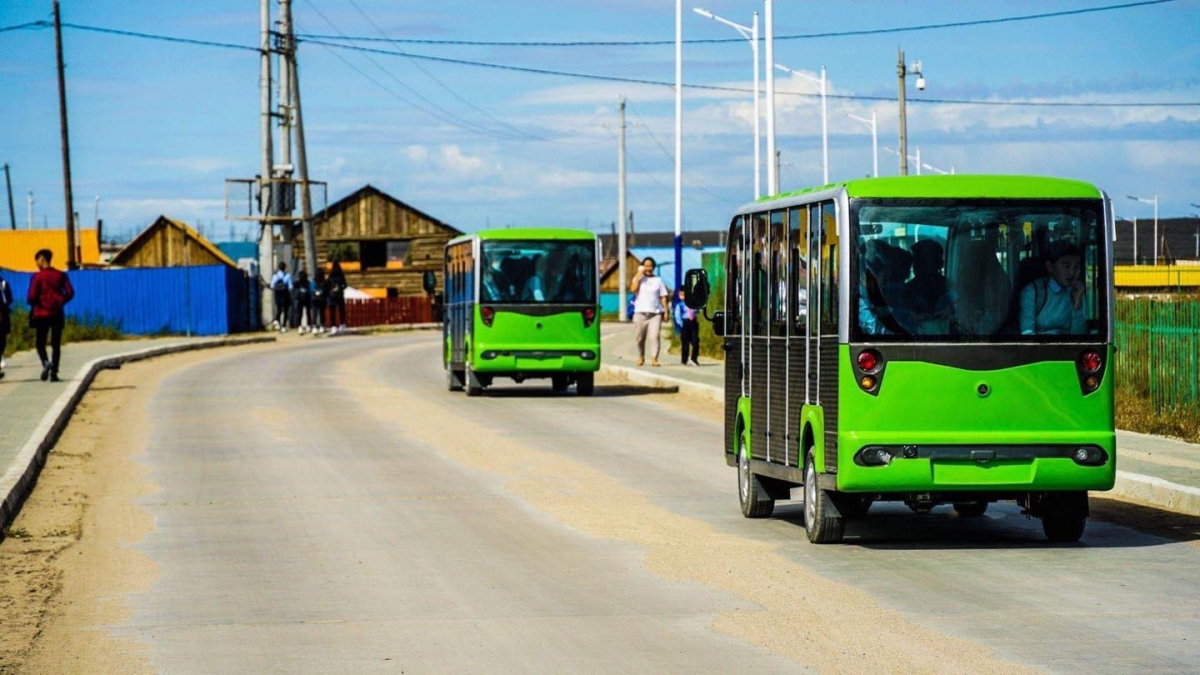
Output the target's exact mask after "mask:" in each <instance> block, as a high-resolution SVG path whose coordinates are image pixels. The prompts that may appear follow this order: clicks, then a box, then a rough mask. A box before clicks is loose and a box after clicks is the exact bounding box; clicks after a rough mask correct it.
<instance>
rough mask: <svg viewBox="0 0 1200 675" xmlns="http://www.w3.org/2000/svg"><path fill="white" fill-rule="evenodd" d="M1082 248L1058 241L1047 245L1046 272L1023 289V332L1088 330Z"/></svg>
mask: <svg viewBox="0 0 1200 675" xmlns="http://www.w3.org/2000/svg"><path fill="white" fill-rule="evenodd" d="M1080 261H1081V256H1080V254H1079V249H1078V248H1076V247H1075V245H1074V244H1072V243H1071V242H1069V241H1063V240H1060V241H1056V242H1054V243H1052V244H1050V246H1049V247H1048V249H1047V252H1046V256H1045V268H1046V275H1045V276H1043V277H1041V278H1040V279H1036V280H1034V281H1033V282H1032V283H1030V284H1029V285H1027V286H1025V288H1023V289H1022V290H1021V302H1020V306H1021V334H1022V335H1081V334H1084V333H1086V332H1087V312H1086V311H1085V310H1084V307H1083V296H1084V283H1083V279H1082V278H1081V277H1080V273H1079V272H1080Z"/></svg>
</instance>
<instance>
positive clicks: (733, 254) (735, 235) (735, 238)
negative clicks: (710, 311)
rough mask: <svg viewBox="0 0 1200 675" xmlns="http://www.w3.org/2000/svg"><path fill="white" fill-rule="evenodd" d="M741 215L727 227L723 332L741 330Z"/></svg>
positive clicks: (737, 331) (735, 332) (729, 333)
mask: <svg viewBox="0 0 1200 675" xmlns="http://www.w3.org/2000/svg"><path fill="white" fill-rule="evenodd" d="M741 319H742V217H741V216H738V217H737V218H735V219H734V221H733V225H732V226H731V227H730V228H729V240H728V241H727V242H726V253H725V334H726V335H735V334H738V333H741V332H742V321H741Z"/></svg>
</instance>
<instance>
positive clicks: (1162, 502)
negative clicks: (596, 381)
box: [600, 366, 1200, 516]
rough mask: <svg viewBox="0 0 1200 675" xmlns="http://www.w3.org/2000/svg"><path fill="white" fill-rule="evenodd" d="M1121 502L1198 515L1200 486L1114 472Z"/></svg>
mask: <svg viewBox="0 0 1200 675" xmlns="http://www.w3.org/2000/svg"><path fill="white" fill-rule="evenodd" d="M600 370H601V371H602V372H606V373H609V374H611V375H612V376H614V377H617V378H620V379H624V380H628V381H630V382H633V383H635V384H640V385H643V386H647V387H654V388H657V389H663V390H674V391H678V392H679V393H681V394H688V395H691V396H697V397H700V398H704V399H708V400H710V401H713V402H715V403H720V404H724V402H725V392H724V390H722V389H720V388H718V387H714V386H712V385H709V384H701V383H699V382H689V381H687V380H683V379H680V378H678V377H671V376H670V375H655V374H652V373H647V372H646V371H644V370H638V369H634V368H626V367H624V366H601V367H600ZM1098 494H1100V495H1104V496H1108V497H1113V498H1116V499H1120V500H1122V501H1128V502H1136V503H1138V504H1145V505H1147V506H1153V507H1156V508H1160V509H1165V510H1167V511H1174V512H1175V513H1183V514H1187V515H1191V516H1200V488H1194V487H1190V486H1187V485H1180V484H1179V483H1172V482H1171V481H1168V480H1163V479H1162V478H1156V477H1154V476H1146V475H1143V474H1140V473H1132V472H1129V471H1120V470H1118V471H1117V482H1116V485H1114V486H1113V489H1112V490H1110V491H1108V492H1103V493H1098Z"/></svg>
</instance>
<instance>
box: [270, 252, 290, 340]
mask: <svg viewBox="0 0 1200 675" xmlns="http://www.w3.org/2000/svg"><path fill="white" fill-rule="evenodd" d="M271 291H272V292H273V293H274V294H275V320H274V321H272V322H271V327H272V328H278V329H279V332H280V333H286V332H287V329H288V321H289V319H290V317H289V316H288V315H289V314H291V310H292V275H290V274H288V271H287V263H285V262H281V263H279V269H278V270H276V271H275V275H274V276H272V277H271Z"/></svg>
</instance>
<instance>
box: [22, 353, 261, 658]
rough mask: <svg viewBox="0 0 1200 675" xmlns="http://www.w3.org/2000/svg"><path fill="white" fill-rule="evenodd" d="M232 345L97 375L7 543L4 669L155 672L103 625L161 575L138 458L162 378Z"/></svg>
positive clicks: (142, 652) (116, 619)
mask: <svg viewBox="0 0 1200 675" xmlns="http://www.w3.org/2000/svg"><path fill="white" fill-rule="evenodd" d="M262 348H264V347H263V346H261V345H257V346H247V347H238V348H235V349H237V350H253V349H262ZM230 351H231V350H230V349H221V350H204V351H197V352H189V353H185V354H181V355H178V356H171V357H166V358H161V359H153V360H150V361H144V362H140V363H134V364H130V365H127V366H125V367H124V368H122V369H121V370H119V371H104V372H101V373H100V374H99V375H98V376H97V378H96V380H95V382H94V383H93V384H92V386H91V388H90V389H89V390H88V393H87V395H86V396H85V397H84V398H83V400H82V401H81V402H80V404H79V406H78V408H77V409H76V411H75V413H74V415H73V416H72V418H71V422H70V424H69V425H68V426H67V428H66V430H65V431H64V432H63V435H62V437H61V438H60V439H59V441H58V443H57V444H56V446H55V447H54V449H53V450H52V451H51V452H50V454H49V456H48V457H47V460H46V465H45V467H43V469H42V472H41V475H40V477H39V478H38V484H37V487H36V488H35V489H34V491H33V494H31V495H30V497H29V499H28V500H27V501H26V502H25V505H24V507H22V509H21V513H20V514H19V515H18V516H17V518H16V520H14V521H13V523H12V525H11V527H10V528H9V530H8V533H7V534H8V536H6V537H5V539H4V540H3V541H2V542H0V617H3V625H4V630H3V631H0V673H79V674H87V673H106V674H107V673H143V672H153V670H152V668H151V666H150V662H149V658H148V654H147V650H146V649H145V647H144V646H142V645H140V644H138V643H136V642H134V641H132V640H129V639H126V638H122V637H120V636H117V635H114V634H113V633H112V632H111V631H109V630H107V629H106V628H105V627H106V626H113V625H117V624H119V623H121V622H122V621H124V620H125V619H127V618H128V615H129V612H130V609H129V606H128V603H127V602H126V601H125V600H124V596H125V595H126V594H130V593H136V592H139V591H142V590H145V589H147V588H149V587H150V585H151V584H153V583H154V580H155V578H156V576H157V570H156V569H155V564H154V562H153V561H151V560H150V559H149V558H147V557H146V556H144V555H142V554H141V553H139V552H138V551H136V550H135V549H134V545H135V544H137V542H138V541H140V540H141V539H142V538H143V537H144V536H146V534H148V533H149V532H151V531H152V530H153V528H154V522H153V520H152V519H151V517H150V516H149V514H148V513H147V512H146V511H145V510H143V509H142V508H140V507H139V506H138V505H137V502H136V500H137V498H138V497H140V496H142V495H146V494H151V493H153V492H154V491H155V490H156V487H155V486H154V484H153V483H151V482H150V481H149V480H148V479H147V476H146V468H145V467H144V466H143V465H142V464H141V463H139V461H138V457H139V456H140V455H141V453H142V451H143V450H144V448H145V447H146V444H147V441H148V439H149V434H150V429H151V421H150V419H149V416H148V415H147V412H146V411H147V405H148V403H149V402H150V400H151V399H152V397H153V396H154V394H155V392H156V391H157V389H158V386H159V384H160V383H161V382H162V380H163V379H164V378H166V377H168V376H170V375H171V374H173V373H175V372H178V371H180V370H182V369H184V368H189V367H192V366H194V365H196V364H198V363H202V362H204V361H207V360H209V359H213V358H216V357H218V356H223V355H228V354H229V353H230Z"/></svg>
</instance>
